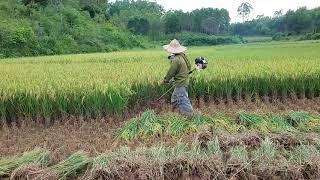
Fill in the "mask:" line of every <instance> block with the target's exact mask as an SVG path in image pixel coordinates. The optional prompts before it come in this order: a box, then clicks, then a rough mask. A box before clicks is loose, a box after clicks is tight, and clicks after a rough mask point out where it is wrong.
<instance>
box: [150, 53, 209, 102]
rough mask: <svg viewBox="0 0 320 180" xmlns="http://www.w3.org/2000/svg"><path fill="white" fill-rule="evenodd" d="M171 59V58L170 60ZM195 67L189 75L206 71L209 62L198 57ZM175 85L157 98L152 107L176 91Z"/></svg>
mask: <svg viewBox="0 0 320 180" xmlns="http://www.w3.org/2000/svg"><path fill="white" fill-rule="evenodd" d="M169 58H171V57H170V56H169V57H168V59H169ZM195 65H196V68H194V69H193V70H191V71H190V72H189V74H192V73H193V72H194V71H196V70H198V71H200V70H204V69H206V68H207V67H208V62H207V60H206V59H205V58H204V57H198V58H196V59H195ZM173 82H174V81H170V82H169V83H173ZM174 87H175V85H173V86H171V88H169V89H168V91H166V92H165V93H164V94H162V95H161V96H160V97H159V98H157V99H156V100H155V101H153V102H151V104H152V105H156V104H157V103H158V102H159V101H160V100H161V99H162V98H163V97H164V96H166V95H167V94H168V93H169V92H170V91H171V90H172V89H174Z"/></svg>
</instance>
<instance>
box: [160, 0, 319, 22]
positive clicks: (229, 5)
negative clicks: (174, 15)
mask: <svg viewBox="0 0 320 180" xmlns="http://www.w3.org/2000/svg"><path fill="white" fill-rule="evenodd" d="M155 1H157V2H158V3H159V4H161V5H163V6H164V8H165V9H166V10H169V9H181V10H183V11H191V10H193V9H197V8H203V7H212V8H225V9H227V10H228V11H229V13H230V17H231V22H237V21H241V18H240V17H238V15H237V8H238V6H239V5H240V4H241V3H242V2H250V3H251V4H252V5H253V8H254V10H253V12H252V15H251V18H253V17H256V16H257V15H262V14H264V15H266V16H272V15H273V13H274V12H275V11H278V10H281V9H282V10H283V11H284V12H286V11H287V10H289V9H294V10H295V9H297V8H299V7H302V6H307V7H308V8H309V9H310V8H314V7H319V6H320V0H155Z"/></svg>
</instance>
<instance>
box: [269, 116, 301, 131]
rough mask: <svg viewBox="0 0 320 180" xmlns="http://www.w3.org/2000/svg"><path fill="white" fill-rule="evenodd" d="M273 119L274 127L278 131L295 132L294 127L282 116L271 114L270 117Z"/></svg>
mask: <svg viewBox="0 0 320 180" xmlns="http://www.w3.org/2000/svg"><path fill="white" fill-rule="evenodd" d="M268 118H270V119H271V123H272V125H273V126H274V127H275V128H274V129H276V130H277V131H283V130H286V131H290V132H293V131H295V130H294V128H293V126H292V125H291V124H290V123H289V122H288V121H287V119H286V118H285V117H283V116H281V115H277V114H271V115H269V117H268Z"/></svg>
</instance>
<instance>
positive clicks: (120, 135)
mask: <svg viewBox="0 0 320 180" xmlns="http://www.w3.org/2000/svg"><path fill="white" fill-rule="evenodd" d="M138 132H139V119H137V118H134V119H131V120H129V122H128V123H127V125H126V126H125V127H123V128H120V129H119V130H118V132H117V134H116V139H119V140H124V141H127V142H129V141H133V140H135V139H137V138H138V134H139V133H138Z"/></svg>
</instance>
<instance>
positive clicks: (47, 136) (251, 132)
mask: <svg viewBox="0 0 320 180" xmlns="http://www.w3.org/2000/svg"><path fill="white" fill-rule="evenodd" d="M255 111H257V110H253V111H251V112H240V113H235V114H224V113H222V112H220V113H212V114H204V115H200V114H198V115H196V116H195V117H194V118H193V119H191V120H190V119H189V120H187V119H185V118H184V117H181V116H179V115H176V114H167V113H165V114H156V113H155V112H154V111H146V112H144V113H142V114H141V115H140V116H137V117H136V118H134V119H132V120H127V119H122V120H121V119H100V120H84V119H78V118H72V119H69V120H68V121H64V122H55V123H54V124H53V125H49V124H48V125H44V124H42V123H37V122H34V121H31V122H28V121H26V120H22V121H21V122H22V123H21V124H19V126H17V125H15V124H12V126H3V127H2V128H0V142H1V143H0V154H1V156H10V155H14V154H17V153H22V152H24V151H28V150H30V149H33V148H34V147H41V148H45V149H48V150H50V151H53V152H54V157H55V159H57V160H61V159H64V158H66V157H67V156H69V155H70V154H71V153H73V152H76V151H79V150H84V151H86V152H88V153H90V155H94V154H95V153H97V152H99V153H102V152H104V151H105V150H114V149H117V148H119V147H120V146H123V145H129V146H130V147H132V148H135V147H139V146H141V144H144V145H146V146H151V145H154V144H159V143H162V144H165V145H170V146H171V145H174V144H176V142H177V140H181V142H185V143H191V142H192V141H193V140H194V139H208V137H211V138H209V139H210V140H214V139H212V138H215V137H217V138H218V140H219V142H220V143H221V147H225V148H230V147H233V146H234V145H240V144H242V145H246V146H257V145H259V144H260V142H261V140H262V139H264V138H265V137H270V138H271V139H272V141H273V142H275V143H277V144H278V143H279V144H282V145H283V146H284V147H286V148H287V149H290V148H292V147H294V146H296V145H301V144H305V145H307V144H315V142H316V141H317V139H319V127H320V126H319V115H318V114H312V113H307V112H299V111H289V112H287V111H284V112H281V113H280V112H278V113H257V112H255Z"/></svg>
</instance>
